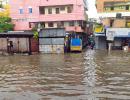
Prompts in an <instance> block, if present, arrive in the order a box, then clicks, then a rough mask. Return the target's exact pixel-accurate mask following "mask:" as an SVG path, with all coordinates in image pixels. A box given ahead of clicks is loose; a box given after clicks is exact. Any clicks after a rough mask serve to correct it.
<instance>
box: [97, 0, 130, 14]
mask: <svg viewBox="0 0 130 100" xmlns="http://www.w3.org/2000/svg"><path fill="white" fill-rule="evenodd" d="M96 5H97V11H98V12H99V13H100V12H101V13H102V12H127V11H129V10H130V0H97V1H96Z"/></svg>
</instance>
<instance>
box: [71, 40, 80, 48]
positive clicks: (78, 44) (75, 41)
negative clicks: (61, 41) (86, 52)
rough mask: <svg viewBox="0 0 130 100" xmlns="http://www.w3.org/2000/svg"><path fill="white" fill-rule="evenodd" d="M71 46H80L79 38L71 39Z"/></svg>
mask: <svg viewBox="0 0 130 100" xmlns="http://www.w3.org/2000/svg"><path fill="white" fill-rule="evenodd" d="M71 46H81V39H71Z"/></svg>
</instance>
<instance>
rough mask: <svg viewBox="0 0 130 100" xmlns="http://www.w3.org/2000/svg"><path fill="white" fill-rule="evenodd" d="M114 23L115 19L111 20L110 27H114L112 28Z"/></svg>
mask: <svg viewBox="0 0 130 100" xmlns="http://www.w3.org/2000/svg"><path fill="white" fill-rule="evenodd" d="M113 23H114V20H113V19H111V20H110V27H112V26H113Z"/></svg>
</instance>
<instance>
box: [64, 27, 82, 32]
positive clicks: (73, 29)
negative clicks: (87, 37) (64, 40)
mask: <svg viewBox="0 0 130 100" xmlns="http://www.w3.org/2000/svg"><path fill="white" fill-rule="evenodd" d="M65 30H66V31H67V32H84V30H83V29H82V28H81V26H68V27H66V28H65Z"/></svg>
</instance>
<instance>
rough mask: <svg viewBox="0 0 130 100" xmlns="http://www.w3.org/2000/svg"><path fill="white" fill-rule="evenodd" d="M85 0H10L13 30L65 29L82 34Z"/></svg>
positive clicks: (84, 18) (84, 21) (85, 19)
mask: <svg viewBox="0 0 130 100" xmlns="http://www.w3.org/2000/svg"><path fill="white" fill-rule="evenodd" d="M85 1H86V0H10V5H11V18H12V20H13V23H14V24H15V30H31V29H32V28H33V27H34V26H38V24H39V23H40V26H42V27H43V28H60V27H65V28H66V31H77V32H84V30H83V27H84V26H85V25H86V21H87V14H86V9H87V8H86V3H85Z"/></svg>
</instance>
